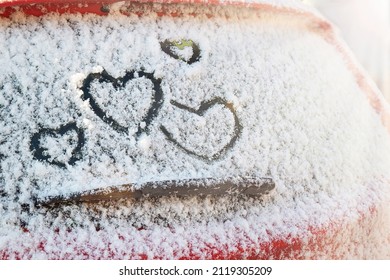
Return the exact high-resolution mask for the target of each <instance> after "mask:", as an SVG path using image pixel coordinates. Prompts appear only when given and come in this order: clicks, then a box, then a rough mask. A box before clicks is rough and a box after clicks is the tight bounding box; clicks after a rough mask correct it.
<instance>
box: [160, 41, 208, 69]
mask: <svg viewBox="0 0 390 280" xmlns="http://www.w3.org/2000/svg"><path fill="white" fill-rule="evenodd" d="M160 46H161V49H162V50H163V52H165V53H166V54H168V55H169V56H171V57H173V58H174V59H178V60H182V61H184V62H186V63H188V64H192V63H195V62H197V61H199V59H200V49H199V46H198V45H197V44H196V43H194V42H193V41H192V40H184V39H182V40H179V41H170V40H165V41H163V42H160ZM186 50H189V51H190V52H191V53H192V54H191V56H188V57H187V56H185V53H186ZM180 52H182V53H180Z"/></svg>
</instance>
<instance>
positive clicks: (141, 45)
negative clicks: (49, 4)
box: [0, 7, 390, 258]
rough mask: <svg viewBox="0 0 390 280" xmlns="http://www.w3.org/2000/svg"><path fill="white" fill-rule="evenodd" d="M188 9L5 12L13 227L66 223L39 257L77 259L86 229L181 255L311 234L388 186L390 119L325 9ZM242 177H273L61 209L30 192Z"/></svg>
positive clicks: (122, 251) (140, 252)
mask: <svg viewBox="0 0 390 280" xmlns="http://www.w3.org/2000/svg"><path fill="white" fill-rule="evenodd" d="M180 9H181V12H182V13H181V16H177V17H173V16H169V15H165V16H164V15H163V16H161V15H157V14H156V13H153V12H152V13H150V14H148V13H146V14H144V15H143V16H138V15H134V14H130V15H128V14H127V15H125V14H123V13H118V12H112V13H110V14H108V15H107V16H104V17H99V16H95V15H71V14H64V15H61V16H59V15H58V14H49V15H45V16H42V17H28V16H25V15H23V14H18V13H16V14H15V15H14V16H13V17H12V19H7V18H2V19H0V42H1V43H0V54H1V55H0V65H2V66H1V75H0V92H1V95H0V130H1V140H0V154H1V158H0V160H1V162H0V164H1V171H2V173H1V185H0V192H1V198H0V199H1V201H2V203H1V204H2V205H6V206H4V207H0V216H1V217H2V219H3V221H4V223H3V224H4V225H5V226H2V227H1V228H0V236H2V237H1V238H3V239H2V240H3V241H4V242H2V243H0V244H7V245H6V248H11V249H12V248H16V250H17V251H19V252H20V251H23V250H24V249H23V248H24V246H27V247H28V246H29V245H28V244H30V245H31V244H35V243H36V244H38V243H39V242H40V240H41V239H42V238H43V237H44V238H45V240H46V236H51V237H52V238H49V239H48V240H46V241H45V242H46V243H44V244H46V245H45V246H46V247H45V249H44V250H40V249H37V250H36V251H34V252H33V253H25V255H23V253H21V254H22V257H25V258H34V257H35V258H40V257H41V258H47V257H49V258H50V257H51V258H53V257H54V258H56V257H58V258H66V256H68V257H69V256H70V258H71V257H72V256H74V254H76V255H77V253H75V252H78V249H77V248H73V247H71V246H70V247H69V249H64V248H65V247H67V245H66V244H69V242H70V243H72V242H73V241H74V240H77V241H75V243H76V244H86V243H88V244H89V245H85V246H84V245H77V246H81V247H79V248H82V250H85V252H87V253H86V255H87V256H90V257H91V256H92V257H93V256H94V255H96V254H99V252H100V253H101V252H103V254H106V255H104V256H106V257H112V256H119V257H120V258H122V257H124V256H126V257H134V258H138V257H140V256H144V255H146V256H147V257H153V256H156V255H159V256H161V257H162V258H173V257H175V258H176V257H177V258H178V257H180V256H181V255H186V254H188V250H190V248H192V247H191V246H188V244H187V243H186V242H190V240H196V244H195V245H194V246H195V248H209V247H210V248H213V247H212V246H213V244H220V243H221V242H222V243H223V244H225V245H226V244H228V245H226V246H228V247H229V246H233V247H234V246H236V245H237V244H238V243H237V239H240V240H241V241H240V242H242V243H239V244H244V245H243V246H244V247H245V246H249V247H250V246H251V245H250V244H252V243H253V240H258V238H260V236H261V237H264V238H265V239H267V238H271V237H272V238H273V237H275V236H276V237H278V238H282V239H283V238H287V239H288V238H291V236H293V237H300V236H304V235H305V233H306V231H307V228H308V225H314V226H320V227H323V226H325V227H326V226H329V225H330V224H333V223H335V221H336V223H337V222H340V221H344V220H349V219H355V218H356V217H357V216H359V213H366V212H369V211H370V210H369V209H371V206H372V205H373V204H375V203H377V202H378V201H379V202H381V201H382V198H384V197H385V196H386V195H387V191H386V189H387V188H388V187H387V186H388V182H389V175H388V174H389V172H388V171H389V167H390V157H389V154H390V136H389V133H388V131H387V128H386V126H385V125H384V123H383V119H381V116H380V115H379V114H378V112H377V111H376V110H375V108H373V106H372V105H371V104H370V101H369V99H368V98H367V94H366V93H365V92H364V90H365V89H364V87H362V86H361V84H359V82H357V79H356V75H355V72H354V71H351V68H350V65H349V64H348V63H347V62H346V60H345V57H344V56H343V54H342V53H341V52H340V51H339V49H338V48H337V47H335V45H334V44H333V43H332V41H329V40H327V37H326V36H323V34H324V33H325V32H327V29H326V28H325V29H322V28H324V26H322V25H318V24H317V23H316V22H314V23H313V22H311V21H309V20H308V19H307V17H303V16H299V15H298V16H297V15H296V14H291V13H285V12H283V13H282V12H280V13H278V12H275V11H274V10H272V9H271V10H252V9H247V8H231V7H223V8H221V7H219V8H215V9H214V10H212V12H213V16H210V15H209V13H210V12H209V11H210V10H209V9H207V10H204V11H203V10H202V8H200V7H196V12H197V14H196V16H194V13H193V10H191V9H189V8H188V7H185V8H183V7H180ZM287 21H288V24H286V22H287ZM324 30H325V31H324ZM242 176H250V177H260V178H263V177H265V178H272V180H273V181H274V182H275V185H276V188H275V191H274V192H273V193H272V195H269V196H265V197H260V198H257V197H241V196H238V197H237V196H223V197H222V196H221V197H208V198H199V197H196V196H195V197H191V198H185V199H179V198H176V197H170V198H164V199H161V200H157V201H152V200H144V201H142V202H141V203H138V202H133V201H119V202H116V203H114V204H104V203H103V204H97V205H94V206H86V205H65V206H61V208H59V209H57V210H53V209H44V208H43V209H37V208H35V206H34V205H33V203H32V198H33V197H40V198H42V197H48V196H67V195H71V194H74V193H80V192H85V191H90V190H93V189H97V188H98V189H104V188H105V187H109V186H118V185H122V184H129V183H144V182H151V181H166V180H185V179H193V178H231V177H242ZM372 190H375V192H374V193H375V195H372V194H373V192H372ZM378 206H379V208H381V207H384V206H383V205H382V204H381V203H378ZM10 209H16V210H17V211H11V210H10ZM351 209H353V211H351ZM15 213H17V214H15ZM21 224H22V226H23V228H24V229H25V230H28V231H29V232H30V233H31V235H30V236H29V238H30V239H28V238H27V237H25V235H23V232H22V230H21V229H20V226H21ZM353 226H355V225H352V227H353ZM356 227H359V226H358V225H357V226H356ZM270 228H272V230H271V231H270V230H269V229H270ZM357 230H358V229H357ZM386 230H387V229H383V228H382V229H381V231H380V233H381V234H378V235H375V237H373V236H370V237H364V238H366V239H364V240H361V244H363V245H362V246H366V247H367V246H369V245H367V244H379V243H381V242H382V241H383V240H384V239H386V238H387V236H388V235H386V234H387V233H388V232H387V231H386ZM90 231H93V232H94V233H96V234H93V235H92V237H91V235H90V234H89V233H90ZM386 232H387V233H386ZM53 234H54V235H53ZM341 235H342V234H341ZM358 235H359V238H360V237H361V236H363V235H365V234H358ZM19 237H20V238H19ZM71 240H73V241H71ZM101 240H105V241H107V242H108V241H109V243H110V244H111V245H110V246H111V247H110V248H111V249H112V250H111V249H110V250H108V249H107V247H104V246H103V245H102V243H101ZM183 240H184V241H183ZM359 240H360V239H359ZM22 241H23V242H22ZM29 242H30V243H29ZM107 242H105V243H107ZM183 242H184V243H183ZM191 242H192V241H191ZM359 242H360V241H359ZM103 243H104V242H103ZM356 243H358V242H356ZM382 243H384V242H382ZM26 244H27V245H26ZM72 244H73V243H72ZM183 244H184V245H183ZM186 244H187V245H186ZM210 244H211V245H210ZM1 246H2V245H0V249H2V248H1ZM31 246H33V245H31ZM34 246H35V245H34ZM34 246H33V247H34ZM42 246H43V245H42ZM102 246H103V247H104V248H105V249H103V247H102ZM216 246H219V245H216ZM359 246H360V245H359ZM229 248H230V247H229ZM245 248H247V247H245ZM386 248H388V247H386V246H385V248H383V250H382V249H378V250H375V251H371V253H372V254H371V255H370V256H373V257H378V256H384V255H386V254H388V250H387V249H386ZM333 249H334V248H330V249H329V250H333ZM344 249H345V250H344ZM355 249H356V248H355V247H354V248H353V250H355ZM99 250H102V251H99ZM199 250H200V251H199V252H202V250H201V249H199ZM338 250H339V251H337V252H336V253H339V254H340V255H342V256H347V255H348V254H349V253H350V250H352V249H351V247H345V248H344V247H343V248H339V249H338ZM357 251H359V250H357ZM110 252H111V253H112V254H113V255H110V254H111V253H110ZM195 252H198V251H197V249H195ZM199 252H198V253H199ZM386 252H387V253H386ZM328 253H329V252H328ZM354 253H356V252H355V251H354V252H352V253H351V254H352V255H353V254H354ZM10 254H11V253H10ZM29 254H30V255H29ZM67 254H68V255H67ZM72 254H73V255H72ZM199 254H200V256H201V257H205V255H202V254H201V253H199ZM205 254H206V253H205ZM332 254H333V252H332ZM362 254H363V253H362ZM364 254H368V255H369V254H370V253H367V252H366V253H364ZM13 256H14V255H13ZM359 256H361V255H359ZM387 256H388V255H387ZM206 257H207V256H206Z"/></svg>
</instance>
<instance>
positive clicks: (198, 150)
mask: <svg viewBox="0 0 390 280" xmlns="http://www.w3.org/2000/svg"><path fill="white" fill-rule="evenodd" d="M171 104H172V105H174V106H175V107H177V108H179V109H181V110H184V113H185V114H186V115H187V118H186V119H184V120H183V119H182V120H180V118H175V120H174V123H175V124H174V125H175V127H173V126H172V127H171V128H170V129H169V130H168V128H167V127H166V126H164V125H161V126H160V130H161V131H162V133H163V134H164V135H165V136H166V138H167V139H168V140H169V141H170V142H172V143H173V144H175V145H176V146H177V147H179V148H180V149H182V150H183V151H185V152H186V153H187V154H190V155H193V156H196V157H198V158H200V159H202V160H205V161H209V162H211V161H214V160H217V159H219V158H221V157H222V156H223V155H224V154H225V153H226V152H227V151H228V150H230V149H231V148H233V146H234V144H235V143H236V141H237V139H238V137H239V136H240V135H241V131H242V126H241V123H240V120H239V119H238V117H237V114H236V111H235V110H234V108H233V106H232V104H231V103H228V102H227V101H225V100H223V99H222V98H214V99H212V100H209V101H206V102H202V103H201V105H200V107H199V108H198V109H193V108H191V107H187V106H185V105H183V104H180V103H178V102H176V101H171ZM197 119H198V120H197ZM197 123H200V125H197Z"/></svg>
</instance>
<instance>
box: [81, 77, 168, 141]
mask: <svg viewBox="0 0 390 280" xmlns="http://www.w3.org/2000/svg"><path fill="white" fill-rule="evenodd" d="M142 77H145V78H146V79H148V80H150V81H151V82H152V83H153V90H152V91H153V93H152V96H151V104H150V107H149V108H148V110H147V112H146V113H144V114H143V115H142V118H141V119H140V121H139V123H137V124H136V126H137V127H136V129H137V132H136V136H140V135H141V134H142V133H143V132H148V128H149V125H150V124H151V122H152V121H153V119H154V118H155V117H156V116H157V113H158V111H159V109H160V107H161V105H162V103H163V91H162V89H161V80H160V79H156V78H154V76H153V73H146V72H143V71H140V72H136V71H129V72H126V74H125V75H124V76H123V77H119V78H114V77H112V76H111V75H110V74H108V73H107V72H106V71H105V70H103V71H102V72H101V73H91V74H89V75H88V76H87V77H86V78H85V80H84V82H83V85H82V87H81V88H80V89H81V90H82V92H83V94H82V96H81V98H82V99H83V100H88V101H89V104H90V106H91V109H92V110H93V111H94V113H95V114H96V115H97V116H98V117H99V118H100V119H102V120H103V121H104V122H105V123H107V124H108V125H110V126H111V127H112V128H113V129H114V130H116V131H118V132H121V133H128V131H129V129H130V128H132V127H131V125H129V126H125V125H123V124H120V123H119V121H118V119H115V118H113V117H112V116H110V115H109V114H108V113H107V112H106V110H105V109H103V107H102V106H101V105H99V103H98V101H97V99H96V98H95V96H94V95H93V93H92V92H91V85H92V84H93V83H95V82H97V83H100V84H102V85H103V86H105V85H104V84H110V85H112V87H113V88H114V89H115V90H123V89H124V88H125V87H126V84H127V83H128V82H130V81H132V80H134V79H137V78H142ZM114 94H115V92H114ZM126 94H129V95H130V94H131V92H128V93H127V92H126ZM136 101H137V100H135V102H136ZM115 109H116V108H112V110H115Z"/></svg>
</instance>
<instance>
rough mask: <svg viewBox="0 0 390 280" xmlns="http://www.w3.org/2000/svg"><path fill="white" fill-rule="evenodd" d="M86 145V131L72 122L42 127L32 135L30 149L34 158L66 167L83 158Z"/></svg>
mask: <svg viewBox="0 0 390 280" xmlns="http://www.w3.org/2000/svg"><path fill="white" fill-rule="evenodd" d="M72 138H73V139H72ZM76 138H77V139H76ZM44 140H46V141H47V143H46V144H45V143H43V142H44ZM75 140H76V141H75ZM84 145H85V136H84V131H83V130H82V129H80V128H78V127H77V125H76V123H74V122H71V123H68V124H66V125H63V126H60V127H59V128H57V129H51V128H42V129H40V130H39V131H38V132H37V133H35V134H33V136H32V137H31V143H30V150H31V151H32V152H33V156H34V159H36V160H40V161H46V162H48V163H50V164H53V165H56V166H58V167H62V168H65V167H66V164H69V165H74V164H75V163H76V161H78V160H80V159H81V157H82V155H81V149H82V147H83V146H84ZM53 151H55V152H53Z"/></svg>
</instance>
